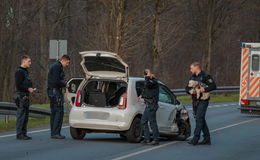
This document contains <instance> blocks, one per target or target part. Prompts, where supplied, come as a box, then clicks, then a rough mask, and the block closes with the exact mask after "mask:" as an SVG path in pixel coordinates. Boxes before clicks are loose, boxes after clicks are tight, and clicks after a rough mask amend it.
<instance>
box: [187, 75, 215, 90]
mask: <svg viewBox="0 0 260 160" xmlns="http://www.w3.org/2000/svg"><path fill="white" fill-rule="evenodd" d="M189 80H194V81H198V82H200V83H201V84H202V85H204V86H203V87H204V88H205V92H210V91H212V90H215V89H216V88H217V87H216V84H215V82H214V80H213V78H212V77H211V75H209V74H207V73H206V72H204V71H201V72H200V73H199V74H198V75H192V76H191V77H190V79H189ZM185 89H186V92H187V93H188V94H190V93H189V91H190V90H191V89H192V88H191V87H188V86H186V88H185Z"/></svg>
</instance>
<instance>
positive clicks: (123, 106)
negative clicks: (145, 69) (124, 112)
mask: <svg viewBox="0 0 260 160" xmlns="http://www.w3.org/2000/svg"><path fill="white" fill-rule="evenodd" d="M126 107H127V94H126V93H124V94H123V95H122V96H121V97H120V100H119V105H118V109H126Z"/></svg>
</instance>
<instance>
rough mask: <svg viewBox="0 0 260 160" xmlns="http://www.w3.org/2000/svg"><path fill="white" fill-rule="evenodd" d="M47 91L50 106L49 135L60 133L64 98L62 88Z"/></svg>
mask: <svg viewBox="0 0 260 160" xmlns="http://www.w3.org/2000/svg"><path fill="white" fill-rule="evenodd" d="M47 93H48V97H49V100H50V108H51V119H50V123H51V136H54V135H60V132H61V127H62V122H63V115H64V106H63V103H64V98H63V94H62V90H59V89H48V90H47Z"/></svg>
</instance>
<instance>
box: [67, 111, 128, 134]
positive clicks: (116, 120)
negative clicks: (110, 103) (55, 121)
mask: <svg viewBox="0 0 260 160" xmlns="http://www.w3.org/2000/svg"><path fill="white" fill-rule="evenodd" d="M130 115H131V114H129V113H126V110H119V109H117V108H94V107H93V108H92V107H79V108H78V107H73V108H72V110H71V112H70V117H69V123H70V126H71V127H74V128H85V129H89V130H106V131H125V130H128V129H129V128H130V125H131V121H132V118H131V116H130Z"/></svg>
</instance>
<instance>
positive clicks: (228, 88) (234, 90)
mask: <svg viewBox="0 0 260 160" xmlns="http://www.w3.org/2000/svg"><path fill="white" fill-rule="evenodd" d="M172 92H173V93H174V94H175V95H177V96H184V95H187V93H186V91H185V89H172ZM237 92H239V86H220V87H217V89H216V90H214V91H212V92H211V93H237Z"/></svg>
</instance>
